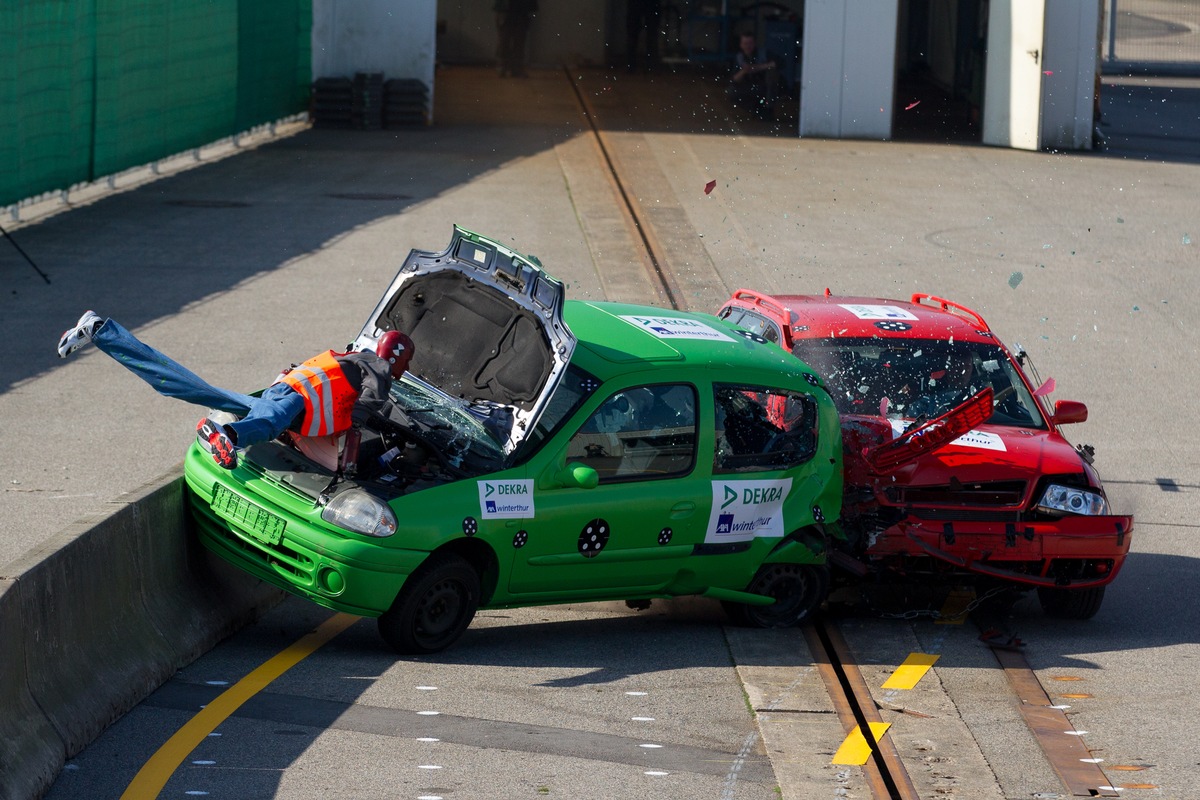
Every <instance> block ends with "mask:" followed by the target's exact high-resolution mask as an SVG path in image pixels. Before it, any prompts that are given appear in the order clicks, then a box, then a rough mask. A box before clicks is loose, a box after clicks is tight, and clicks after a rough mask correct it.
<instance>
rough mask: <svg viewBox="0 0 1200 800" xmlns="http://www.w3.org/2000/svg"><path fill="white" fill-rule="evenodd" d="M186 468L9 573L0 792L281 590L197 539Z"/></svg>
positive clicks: (53, 767)
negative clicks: (210, 551)
mask: <svg viewBox="0 0 1200 800" xmlns="http://www.w3.org/2000/svg"><path fill="white" fill-rule="evenodd" d="M185 492H186V487H185V484H184V481H183V477H182V475H181V474H180V470H179V469H178V468H176V469H174V470H172V471H171V472H170V473H168V474H167V475H164V476H162V477H160V478H158V479H156V480H154V481H151V482H150V483H147V484H146V485H145V486H142V487H141V488H139V489H138V490H136V491H134V492H131V493H130V494H127V495H124V496H122V497H121V498H120V499H118V500H115V501H113V502H111V503H109V504H107V505H106V507H105V508H103V509H101V510H100V511H98V512H97V513H95V514H93V515H90V516H88V517H85V518H84V519H82V520H80V521H78V522H76V523H73V524H72V525H70V526H69V527H68V528H66V529H65V530H63V531H62V532H61V533H59V534H58V535H57V536H55V537H54V538H53V539H51V540H50V541H48V542H46V543H45V544H44V545H43V546H41V547H38V548H35V549H33V550H31V551H29V552H28V553H26V554H25V555H24V556H22V557H21V558H19V559H18V560H17V561H15V562H13V563H12V564H9V565H8V566H7V567H6V574H4V575H0V641H3V642H4V646H3V647H2V648H0V676H2V677H0V800H9V799H10V798H12V800H24V799H25V798H29V797H37V796H40V795H41V794H42V793H44V792H45V791H46V790H47V789H48V788H49V786H50V784H51V783H52V782H53V781H54V779H55V777H56V776H57V775H58V772H59V770H60V769H61V768H62V766H63V764H64V763H65V762H66V760H67V759H68V758H71V757H72V756H74V755H75V754H76V753H78V752H79V751H80V750H82V749H83V748H84V747H86V746H87V745H88V744H89V743H90V742H91V741H92V740H93V739H95V738H96V736H98V735H99V734H100V732H101V731H103V730H104V728H106V727H107V726H108V725H110V724H111V723H112V722H114V721H115V720H116V719H118V718H119V717H120V716H121V715H123V714H124V713H126V712H127V711H128V710H129V709H130V708H132V707H133V706H135V705H136V704H137V703H138V702H140V701H141V700H142V699H143V698H145V697H146V696H147V695H149V694H150V692H152V691H154V689H156V688H157V687H158V686H160V685H161V684H162V683H163V682H164V681H166V680H167V679H168V678H169V677H170V676H171V675H172V674H174V672H175V671H176V670H177V669H179V668H180V667H182V666H184V665H186V664H188V663H190V662H191V661H192V660H194V659H195V658H196V657H197V656H199V655H201V654H202V653H204V652H206V651H208V650H209V649H211V648H212V646H213V645H215V644H216V643H217V642H218V641H220V640H221V639H222V638H224V637H226V636H228V635H229V634H231V633H233V632H234V631H236V630H237V629H238V628H240V627H241V626H243V625H245V624H246V623H247V622H249V621H251V620H252V619H254V618H255V617H256V616H258V615H259V614H261V613H262V612H263V611H264V610H265V609H267V608H269V607H271V606H272V605H274V604H275V603H277V602H278V601H279V600H280V599H281V597H282V595H281V593H280V592H279V591H278V590H276V589H274V588H272V587H269V586H267V585H266V584H263V583H260V582H258V581H255V580H253V579H251V578H249V577H247V576H245V575H243V574H242V573H240V572H237V571H236V570H234V569H233V568H232V567H229V566H228V565H226V564H225V563H224V562H222V561H219V560H218V559H216V558H213V557H211V556H209V554H208V553H207V551H204V550H203V549H202V548H201V547H200V545H199V544H198V543H197V542H196V539H195V537H194V536H191V535H190V533H189V524H190V522H189V518H188V514H187V509H186V507H185Z"/></svg>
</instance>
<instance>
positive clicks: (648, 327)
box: [621, 314, 733, 342]
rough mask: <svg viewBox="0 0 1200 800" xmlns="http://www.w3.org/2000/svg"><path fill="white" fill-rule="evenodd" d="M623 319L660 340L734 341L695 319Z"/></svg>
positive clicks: (630, 316)
mask: <svg viewBox="0 0 1200 800" xmlns="http://www.w3.org/2000/svg"><path fill="white" fill-rule="evenodd" d="M621 319H623V320H625V321H626V322H628V323H629V324H630V325H635V326H637V327H639V328H641V329H642V330H644V331H646V333H650V334H653V335H654V336H657V337H658V338H659V339H708V340H710V341H722V342H731V341H733V340H732V339H730V338H729V337H728V336H726V335H725V334H723V333H721V332H720V331H719V330H717V329H716V328H713V327H712V326H710V325H706V324H704V323H703V322H701V321H699V320H695V319H685V318H683V317H642V316H637V315H632V314H631V315H627V316H622V317H621Z"/></svg>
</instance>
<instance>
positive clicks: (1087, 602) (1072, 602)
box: [1037, 586, 1107, 619]
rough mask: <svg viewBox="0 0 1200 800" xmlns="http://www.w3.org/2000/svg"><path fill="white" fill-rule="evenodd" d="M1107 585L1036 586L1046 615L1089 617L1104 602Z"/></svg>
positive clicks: (1071, 617)
mask: <svg viewBox="0 0 1200 800" xmlns="http://www.w3.org/2000/svg"><path fill="white" fill-rule="evenodd" d="M1105 588H1107V587H1104V586H1093V587H1092V588H1090V589H1049V588H1044V587H1040V586H1039V587H1038V590H1037V593H1038V602H1039V603H1041V604H1042V611H1045V612H1046V615H1047V616H1050V617H1056V618H1058V619H1091V618H1092V617H1094V616H1096V612H1097V611H1099V610H1100V604H1101V603H1103V602H1104V590H1105Z"/></svg>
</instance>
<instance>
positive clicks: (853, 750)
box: [829, 722, 892, 767]
mask: <svg viewBox="0 0 1200 800" xmlns="http://www.w3.org/2000/svg"><path fill="white" fill-rule="evenodd" d="M870 724H871V736H872V738H874V739H875V741H876V742H878V741H879V737H881V736H883V734H884V733H885V732H886V731H887V729H888V728H890V727H892V723H890V722H872V723H870ZM870 757H871V746H870V745H868V744H867V737H865V736H863V732H862V730H860V729H859V727H858V726H857V725H855V726H854V730H852V731H850V735H849V736H847V737H846V741H844V742H842V746H841V747H839V748H838V751H837V752H836V753H834V754H833V760H832V761H830V762H829V763H830V764H841V765H846V766H856V767H861V766H862V765H863V764H865V763H867V759H868V758H870Z"/></svg>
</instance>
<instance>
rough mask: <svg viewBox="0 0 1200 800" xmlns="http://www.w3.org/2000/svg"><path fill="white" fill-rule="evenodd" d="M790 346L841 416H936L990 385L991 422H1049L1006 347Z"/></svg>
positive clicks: (849, 341)
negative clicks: (818, 379) (825, 389)
mask: <svg viewBox="0 0 1200 800" xmlns="http://www.w3.org/2000/svg"><path fill="white" fill-rule="evenodd" d="M792 352H793V353H794V354H795V355H796V356H797V357H799V358H800V359H801V360H803V361H804V362H805V363H807V364H808V365H809V366H810V367H812V368H813V369H814V370H816V371H817V373H818V374H819V375H821V376H822V377H823V378H824V379H825V383H826V385H827V386H828V387H829V391H830V394H832V395H833V400H834V403H836V404H837V408H838V412H839V413H841V414H879V415H880V416H884V417H888V418H891V419H919V418H924V419H933V418H934V417H937V416H940V415H941V414H944V413H946V412H947V411H949V410H950V409H951V408H954V407H955V406H957V405H958V404H960V403H962V402H963V401H965V400H966V399H967V398H968V397H970V396H971V395H973V394H974V393H975V392H978V391H979V390H980V389H982V388H984V387H985V386H990V387H991V388H992V392H993V393H994V396H995V411H994V413H993V414H992V417H991V419H989V420H988V423H989V424H992V425H1009V426H1015V427H1021V428H1044V427H1046V423H1045V421H1044V419H1043V417H1042V413H1041V410H1040V408H1039V407H1038V404H1037V401H1036V400H1034V398H1033V396H1032V394H1031V393H1030V391H1029V389H1028V387H1027V386H1026V385H1025V382H1024V381H1023V380H1021V377H1020V374H1019V373H1018V372H1017V366H1016V365H1015V364H1014V363H1013V362H1012V360H1011V359H1010V358H1009V357H1008V354H1007V353H1006V352H1005V351H1004V349H1003V348H1001V347H999V346H997V345H990V344H983V343H977V342H949V341H937V340H933V339H877V338H844V339H843V338H835V339H801V340H799V341H797V342H796V345H795V347H794V348H793V350H792Z"/></svg>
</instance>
